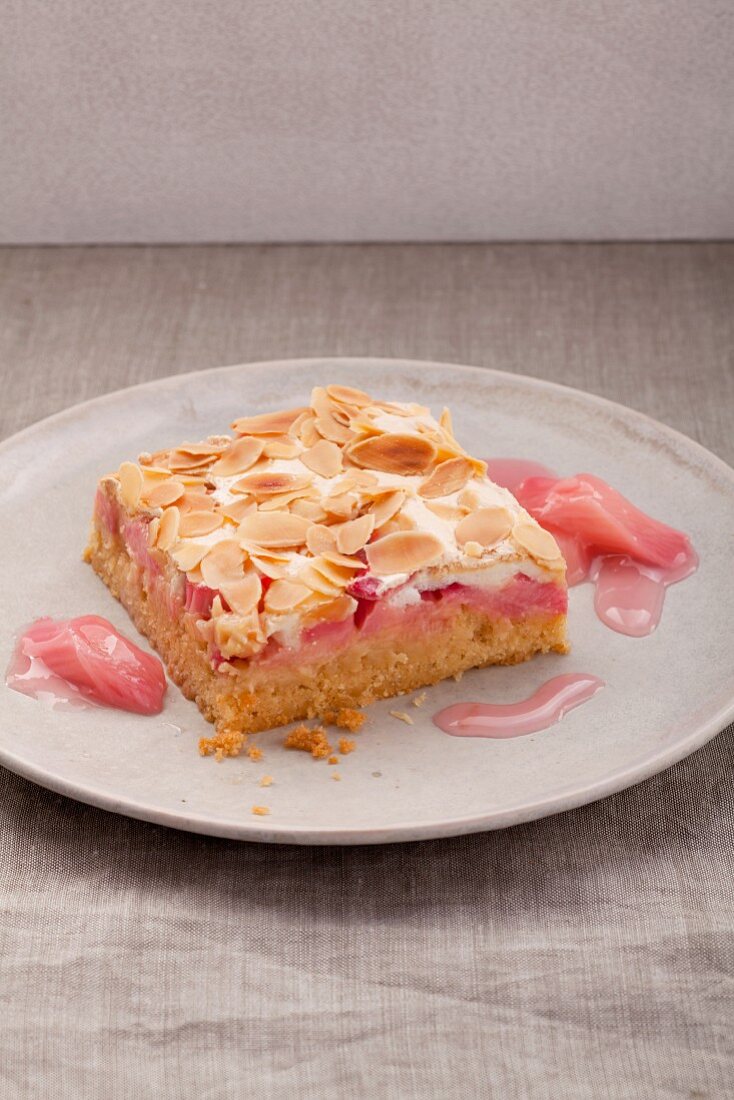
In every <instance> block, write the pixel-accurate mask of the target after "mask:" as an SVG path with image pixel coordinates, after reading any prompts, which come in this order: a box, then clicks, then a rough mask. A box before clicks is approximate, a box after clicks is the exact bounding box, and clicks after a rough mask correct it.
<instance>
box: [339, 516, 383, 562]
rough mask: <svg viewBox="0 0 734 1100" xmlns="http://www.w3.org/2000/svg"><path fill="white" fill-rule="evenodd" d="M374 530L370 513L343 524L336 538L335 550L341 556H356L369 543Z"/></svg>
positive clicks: (373, 522) (373, 517)
mask: <svg viewBox="0 0 734 1100" xmlns="http://www.w3.org/2000/svg"><path fill="white" fill-rule="evenodd" d="M374 529H375V516H374V513H372V512H367V513H366V515H364V516H359V517H358V518H357V519H353V520H349V521H348V522H347V523H343V524H342V525H341V527H340V528H339V530H338V532H337V536H336V545H337V549H338V550H339V551H340V552H341V553H342V554H356V553H357V551H358V550H361V549H362V547H363V546H364V545H365V544H366V543H367V542H368V541H369V537H370V535H371V534H372V532H373V531H374Z"/></svg>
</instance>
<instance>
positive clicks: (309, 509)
mask: <svg viewBox="0 0 734 1100" xmlns="http://www.w3.org/2000/svg"><path fill="white" fill-rule="evenodd" d="M289 510H290V511H291V512H293V513H294V515H296V516H305V517H306V519H308V520H310V521H311V523H323V522H324V520H325V519H326V518H327V517H326V512H325V511H324V509H323V508H322V507H321V505H320V504H319V503H318V501H315V500H306V499H305V498H304V497H299V498H298V499H296V500H294V501H293V502H292V504H291V505H290V509H289Z"/></svg>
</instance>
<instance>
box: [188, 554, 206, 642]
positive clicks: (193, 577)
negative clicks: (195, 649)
mask: <svg viewBox="0 0 734 1100" xmlns="http://www.w3.org/2000/svg"><path fill="white" fill-rule="evenodd" d="M186 579H187V580H189V581H191V583H192V584H203V583H204V578H203V576H202V575H201V562H199V564H198V565H194V566H192V568H191V569H187V570H186ZM187 629H189V628H188V627H187ZM189 632H190V631H189Z"/></svg>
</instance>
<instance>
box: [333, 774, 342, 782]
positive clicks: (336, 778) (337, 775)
mask: <svg viewBox="0 0 734 1100" xmlns="http://www.w3.org/2000/svg"><path fill="white" fill-rule="evenodd" d="M331 778H332V779H335V780H336V782H337V783H340V782H341V778H342V777H341V776H340V775H339V772H332V773H331Z"/></svg>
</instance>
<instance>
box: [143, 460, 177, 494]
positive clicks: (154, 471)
mask: <svg viewBox="0 0 734 1100" xmlns="http://www.w3.org/2000/svg"><path fill="white" fill-rule="evenodd" d="M141 457H143V456H138V464H139V465H140V466H143V467H144V469H143V482H144V485H145V488H146V489H152V488H153V486H154V485H157V484H158V483H159V482H161V481H164V480H165V479H166V478H167V477H170V476H171V471H170V470H167V469H166V468H165V466H145V463H143V462H141V461H140V458H141ZM147 457H148V458H150V455H148V456H147Z"/></svg>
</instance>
